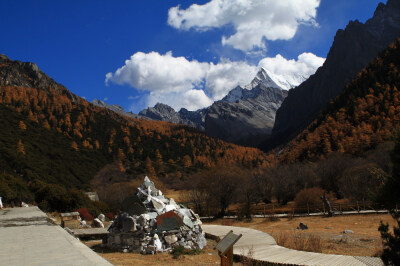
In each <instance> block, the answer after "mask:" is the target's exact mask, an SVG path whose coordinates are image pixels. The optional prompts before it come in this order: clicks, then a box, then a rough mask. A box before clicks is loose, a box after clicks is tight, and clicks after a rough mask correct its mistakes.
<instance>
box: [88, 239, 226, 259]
mask: <svg viewBox="0 0 400 266" xmlns="http://www.w3.org/2000/svg"><path fill="white" fill-rule="evenodd" d="M83 243H84V244H86V245H87V246H88V247H90V248H91V249H93V250H94V251H96V252H97V253H98V254H99V255H100V256H102V257H103V258H104V259H106V260H108V261H109V262H110V263H112V264H113V265H219V264H220V259H219V256H218V253H217V251H216V250H214V246H215V245H216V242H215V241H213V240H210V239H207V246H206V247H205V248H204V249H203V252H202V253H201V254H198V255H182V256H179V258H178V259H174V258H173V256H172V255H171V254H169V253H157V254H155V255H141V254H135V253H122V252H115V251H110V250H108V249H106V248H102V247H101V245H100V244H101V241H100V240H96V241H87V242H83Z"/></svg>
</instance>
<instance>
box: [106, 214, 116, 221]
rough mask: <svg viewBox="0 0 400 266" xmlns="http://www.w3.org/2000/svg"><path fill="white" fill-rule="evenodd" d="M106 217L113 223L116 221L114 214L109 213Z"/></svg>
mask: <svg viewBox="0 0 400 266" xmlns="http://www.w3.org/2000/svg"><path fill="white" fill-rule="evenodd" d="M106 217H107V218H108V220H110V221H113V220H114V219H115V215H114V213H112V212H109V213H107V214H106Z"/></svg>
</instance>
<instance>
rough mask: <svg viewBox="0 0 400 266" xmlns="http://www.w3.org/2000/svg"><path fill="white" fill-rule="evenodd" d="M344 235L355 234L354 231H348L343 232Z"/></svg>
mask: <svg viewBox="0 0 400 266" xmlns="http://www.w3.org/2000/svg"><path fill="white" fill-rule="evenodd" d="M343 233H344V234H354V231H353V230H349V229H346V230H344V231H343Z"/></svg>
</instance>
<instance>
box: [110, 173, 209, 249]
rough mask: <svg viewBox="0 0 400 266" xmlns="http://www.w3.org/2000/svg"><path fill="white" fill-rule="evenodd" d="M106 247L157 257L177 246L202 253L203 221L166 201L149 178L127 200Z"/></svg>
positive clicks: (177, 205) (112, 228)
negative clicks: (157, 254) (158, 253)
mask: <svg viewBox="0 0 400 266" xmlns="http://www.w3.org/2000/svg"><path fill="white" fill-rule="evenodd" d="M121 209H122V211H123V212H121V213H120V214H119V215H118V216H117V217H116V219H115V220H114V222H113V223H112V224H111V226H110V227H109V229H108V231H109V234H108V236H107V239H105V240H104V241H105V242H106V243H104V244H105V245H106V246H107V247H109V248H113V249H118V250H121V251H124V252H136V253H142V254H154V253H156V252H157V251H159V252H164V251H171V250H172V249H173V248H174V247H176V246H183V247H184V248H187V249H203V248H204V246H205V245H206V244H207V242H206V239H205V237H204V233H203V231H202V229H201V221H200V218H199V216H198V215H197V214H195V213H194V212H193V211H192V210H190V209H187V208H185V207H184V206H183V205H181V204H177V203H176V202H175V201H174V199H172V198H171V199H168V198H166V197H165V196H164V195H163V194H162V192H161V191H160V190H158V189H156V188H155V186H154V183H153V182H151V181H150V179H149V178H148V177H147V176H146V178H145V179H144V183H143V184H142V185H141V186H140V187H139V188H138V192H137V193H136V194H135V195H134V196H132V197H129V198H127V199H126V200H124V202H123V203H122V207H121Z"/></svg>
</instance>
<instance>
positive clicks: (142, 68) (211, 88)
mask: <svg viewBox="0 0 400 266" xmlns="http://www.w3.org/2000/svg"><path fill="white" fill-rule="evenodd" d="M324 60H325V59H324V58H320V57H317V56H315V55H314V54H311V53H303V54H301V55H299V56H298V58H297V60H294V59H290V60H288V59H285V58H284V57H282V56H281V55H277V56H275V57H266V58H264V59H262V60H260V61H259V64H258V65H257V66H255V65H249V64H248V63H247V62H244V61H235V62H232V61H230V60H227V59H221V61H220V62H218V63H217V64H214V63H208V62H198V61H196V60H192V61H189V60H187V59H186V58H184V57H174V56H173V55H172V53H171V52H168V53H166V54H164V55H162V54H159V53H157V52H150V53H147V54H146V53H142V52H137V53H135V54H134V55H132V56H131V58H130V59H129V60H126V61H125V65H123V66H122V67H120V68H119V69H117V70H116V71H115V72H114V73H108V74H107V75H106V83H109V82H113V83H116V84H120V85H123V84H128V85H130V86H131V87H134V88H135V89H138V90H142V91H147V92H148V95H147V98H146V104H147V106H153V105H155V104H156V103H157V102H162V103H165V104H168V105H170V106H171V107H173V108H174V109H175V110H177V111H178V110H179V109H180V108H182V107H185V108H187V109H188V110H197V109H200V108H204V107H207V106H209V105H211V104H212V103H213V101H215V100H220V99H222V98H223V97H224V96H225V95H226V94H227V93H228V92H229V91H230V90H231V89H233V88H234V87H236V86H237V85H246V84H248V83H250V82H251V80H252V79H253V78H254V76H255V75H256V74H257V71H258V70H259V69H260V67H263V68H265V69H267V70H268V71H270V72H271V73H273V74H275V75H283V76H287V77H293V76H301V77H305V78H307V77H308V76H310V75H311V74H313V73H314V72H315V70H316V69H317V68H318V67H319V66H321V65H322V64H323V62H324Z"/></svg>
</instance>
